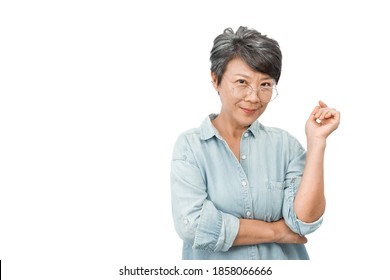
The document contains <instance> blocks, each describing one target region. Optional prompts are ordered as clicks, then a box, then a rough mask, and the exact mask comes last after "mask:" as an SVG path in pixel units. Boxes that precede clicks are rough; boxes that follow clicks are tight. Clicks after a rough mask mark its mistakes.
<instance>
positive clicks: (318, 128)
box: [305, 101, 340, 139]
mask: <svg viewBox="0 0 390 280" xmlns="http://www.w3.org/2000/svg"><path fill="white" fill-rule="evenodd" d="M318 104H319V105H318V106H316V107H315V108H314V110H313V112H312V113H311V114H310V117H309V119H308V120H307V122H306V127H305V131H306V136H307V137H308V138H323V139H326V138H327V137H328V136H329V135H330V134H331V133H332V132H333V131H335V130H336V129H337V127H338V126H339V124H340V112H339V111H337V110H336V109H334V108H329V107H328V106H327V105H326V104H325V103H324V102H322V101H319V102H318Z"/></svg>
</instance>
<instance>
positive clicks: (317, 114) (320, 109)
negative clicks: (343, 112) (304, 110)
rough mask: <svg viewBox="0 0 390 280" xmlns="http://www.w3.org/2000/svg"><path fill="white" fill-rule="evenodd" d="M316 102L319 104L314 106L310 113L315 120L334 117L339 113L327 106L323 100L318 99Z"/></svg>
mask: <svg viewBox="0 0 390 280" xmlns="http://www.w3.org/2000/svg"><path fill="white" fill-rule="evenodd" d="M318 104H319V106H316V107H315V108H314V110H313V112H312V115H313V116H314V118H315V119H316V120H324V119H329V118H334V117H337V116H338V115H339V113H338V112H337V111H336V109H334V108H329V107H328V105H326V104H325V103H324V102H323V101H321V100H320V101H319V102H318Z"/></svg>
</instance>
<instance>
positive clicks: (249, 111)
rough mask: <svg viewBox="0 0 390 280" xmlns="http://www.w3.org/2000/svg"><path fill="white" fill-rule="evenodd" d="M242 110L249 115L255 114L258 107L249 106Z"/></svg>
mask: <svg viewBox="0 0 390 280" xmlns="http://www.w3.org/2000/svg"><path fill="white" fill-rule="evenodd" d="M241 110H243V111H244V113H245V114H247V115H253V114H254V113H256V111H257V109H248V108H241Z"/></svg>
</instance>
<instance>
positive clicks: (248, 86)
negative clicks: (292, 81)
mask: <svg viewBox="0 0 390 280" xmlns="http://www.w3.org/2000/svg"><path fill="white" fill-rule="evenodd" d="M272 81H273V86H260V88H259V89H257V90H255V89H254V88H253V87H252V86H251V85H249V84H246V85H236V86H235V87H233V88H232V94H233V96H234V97H235V98H238V99H245V98H246V97H247V96H250V95H251V94H252V93H253V92H256V93H257V94H256V96H257V97H258V98H259V100H260V102H264V103H269V102H271V101H274V100H275V99H276V97H278V95H279V92H278V89H277V88H276V81H275V80H272ZM237 87H242V88H243V87H246V88H250V89H251V91H249V93H248V94H246V95H245V96H244V97H241V98H239V97H237V96H236V95H235V94H234V89H236V88H237ZM264 88H271V89H272V91H274V90H275V91H276V95H275V97H274V98H272V99H271V100H269V101H264V100H261V97H260V94H261V90H262V89H264Z"/></svg>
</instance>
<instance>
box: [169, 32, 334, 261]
mask: <svg viewBox="0 0 390 280" xmlns="http://www.w3.org/2000/svg"><path fill="white" fill-rule="evenodd" d="M210 60H211V79H212V83H213V86H214V88H215V90H216V91H217V92H218V94H219V96H220V99H221V110H220V113H219V114H210V115H209V116H207V117H206V119H205V120H204V121H203V123H202V124H201V125H200V127H198V128H194V129H190V130H188V131H186V132H184V133H182V134H181V135H180V136H179V137H178V139H177V142H176V144H175V147H174V151H173V156H172V163H171V164H172V166H171V191H172V211H173V219H174V224H175V228H176V231H177V233H178V234H179V236H180V237H181V239H182V240H183V252H182V254H183V255H182V256H183V259H309V256H308V253H307V251H306V248H305V245H304V244H305V243H306V242H307V239H306V237H305V235H307V234H309V233H312V232H313V231H315V230H316V229H317V228H318V227H319V226H320V225H321V223H322V219H323V213H324V211H325V196H324V171H323V162H324V153H325V146H326V139H327V137H328V136H329V135H330V134H331V133H332V132H333V131H334V130H335V129H336V128H337V127H338V125H339V119H340V114H339V112H338V111H336V110H335V109H332V108H328V107H327V105H326V104H325V103H323V102H321V101H320V102H319V105H318V106H316V107H315V108H314V110H313V111H312V113H311V114H310V116H309V118H308V120H307V122H306V136H307V149H306V150H305V149H304V148H303V147H302V146H301V144H300V143H299V142H298V141H297V140H296V139H295V138H294V137H293V136H292V135H290V134H289V133H288V132H286V131H284V130H282V129H278V128H271V127H266V126H264V125H263V124H261V123H260V122H259V121H258V118H259V117H260V116H261V115H262V114H263V112H264V111H265V109H266V108H267V106H268V104H269V102H271V101H272V100H274V98H275V97H276V96H277V95H278V93H277V89H276V85H277V83H278V81H279V77H280V74H281V66H282V54H281V51H280V48H279V45H278V43H277V42H276V41H275V40H273V39H270V38H268V37H267V36H265V35H262V34H261V33H259V32H257V31H256V30H253V29H248V28H246V27H240V28H239V29H238V30H237V31H236V32H235V33H234V32H233V30H232V29H231V28H227V29H226V30H225V31H224V32H223V33H222V34H220V35H219V36H217V37H216V38H215V40H214V46H213V48H212V50H211V57H210Z"/></svg>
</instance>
